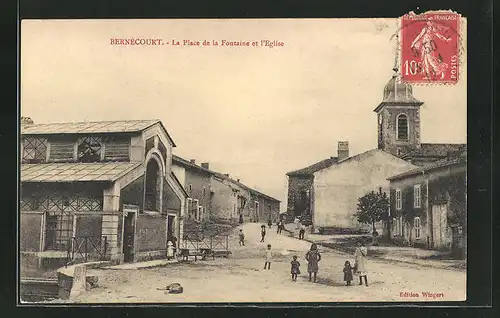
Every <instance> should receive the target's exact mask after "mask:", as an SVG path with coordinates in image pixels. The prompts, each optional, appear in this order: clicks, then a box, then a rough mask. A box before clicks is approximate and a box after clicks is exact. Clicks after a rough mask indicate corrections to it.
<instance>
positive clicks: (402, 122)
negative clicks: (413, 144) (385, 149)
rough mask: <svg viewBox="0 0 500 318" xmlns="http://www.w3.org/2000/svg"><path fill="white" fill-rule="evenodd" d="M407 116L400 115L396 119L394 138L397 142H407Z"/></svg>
mask: <svg viewBox="0 0 500 318" xmlns="http://www.w3.org/2000/svg"><path fill="white" fill-rule="evenodd" d="M408 129H409V126H408V116H407V115H405V114H400V115H398V117H397V118H396V138H397V140H403V141H406V140H408V135H409V132H408Z"/></svg>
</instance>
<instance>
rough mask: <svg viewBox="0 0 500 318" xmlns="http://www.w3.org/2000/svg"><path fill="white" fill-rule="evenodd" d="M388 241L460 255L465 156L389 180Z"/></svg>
mask: <svg viewBox="0 0 500 318" xmlns="http://www.w3.org/2000/svg"><path fill="white" fill-rule="evenodd" d="M389 180H390V187H391V193H390V198H391V209H390V211H391V217H392V228H391V237H393V238H394V237H396V236H401V237H403V238H404V239H405V240H406V241H408V242H409V243H410V244H411V245H414V246H422V247H426V248H433V249H445V250H454V251H458V252H459V253H460V252H463V251H464V250H465V241H466V233H467V222H466V221H467V219H466V207H467V203H466V201H467V186H466V185H467V152H466V151H463V152H461V153H456V154H454V155H451V156H449V157H448V158H445V159H442V160H438V161H435V162H433V163H432V164H429V165H426V166H423V167H418V168H416V169H412V170H410V171H407V172H405V173H402V174H397V175H394V176H391V177H390V178H389Z"/></svg>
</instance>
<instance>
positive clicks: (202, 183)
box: [172, 155, 212, 222]
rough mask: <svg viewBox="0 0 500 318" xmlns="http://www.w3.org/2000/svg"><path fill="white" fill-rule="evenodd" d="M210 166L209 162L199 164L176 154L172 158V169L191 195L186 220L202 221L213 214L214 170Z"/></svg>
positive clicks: (188, 200)
mask: <svg viewBox="0 0 500 318" xmlns="http://www.w3.org/2000/svg"><path fill="white" fill-rule="evenodd" d="M208 168H209V166H208V163H202V166H198V165H197V164H196V161H195V160H194V159H191V160H189V161H188V160H186V159H183V158H181V157H179V156H176V155H174V156H173V158H172V170H173V171H174V174H175V175H176V176H177V178H178V179H179V181H180V182H181V184H182V185H183V186H184V189H185V190H186V192H187V193H188V195H189V197H188V199H187V203H186V212H187V213H186V220H189V221H191V220H192V221H195V222H201V221H203V220H208V219H209V217H210V215H211V205H212V203H211V198H212V197H211V179H212V172H211V171H210V170H209V169H208Z"/></svg>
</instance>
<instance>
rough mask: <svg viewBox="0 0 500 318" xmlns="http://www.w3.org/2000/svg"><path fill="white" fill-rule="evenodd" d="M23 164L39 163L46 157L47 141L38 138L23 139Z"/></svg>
mask: <svg viewBox="0 0 500 318" xmlns="http://www.w3.org/2000/svg"><path fill="white" fill-rule="evenodd" d="M23 142H24V145H23V162H26V163H39V162H43V161H45V159H46V157H47V139H46V138H39V137H26V138H24V141H23Z"/></svg>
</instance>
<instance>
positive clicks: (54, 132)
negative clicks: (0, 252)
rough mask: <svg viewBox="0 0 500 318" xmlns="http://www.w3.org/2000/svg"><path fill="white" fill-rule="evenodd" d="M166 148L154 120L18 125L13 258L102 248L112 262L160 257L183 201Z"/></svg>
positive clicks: (178, 228) (176, 230) (177, 228)
mask: <svg viewBox="0 0 500 318" xmlns="http://www.w3.org/2000/svg"><path fill="white" fill-rule="evenodd" d="M173 147H175V143H174V141H173V140H172V138H171V137H170V135H169V134H168V132H167V130H166V129H165V127H164V126H163V124H162V123H161V122H160V121H159V120H130V121H102V122H77V123H58V124H30V125H26V126H23V127H22V130H21V160H22V163H21V191H20V229H21V233H20V241H21V242H20V246H21V253H22V254H23V253H24V254H23V255H25V256H27V255H30V256H31V257H35V259H38V261H40V259H42V258H44V257H51V258H59V259H62V260H65V258H66V256H67V255H66V251H67V250H68V249H73V250H74V249H77V250H78V251H79V252H80V253H84V251H83V250H82V249H83V248H84V245H85V246H86V248H88V251H87V252H88V253H92V252H94V253H95V252H96V250H98V249H100V250H101V252H102V251H103V246H104V245H105V247H106V258H107V259H111V260H114V261H115V262H132V261H138V260H141V259H150V258H155V257H163V256H164V254H165V250H166V242H167V238H168V237H169V236H173V235H175V236H177V237H179V238H181V237H182V233H181V232H182V227H183V226H182V223H183V221H182V219H183V215H184V209H185V207H184V202H185V199H186V198H187V193H186V192H185V191H184V189H183V187H182V185H181V184H180V183H179V180H178V179H177V178H176V177H175V176H174V175H173V173H172V171H171V165H172V164H171V162H172V148H173ZM94 249H95V250H94ZM78 251H77V253H76V254H78Z"/></svg>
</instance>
